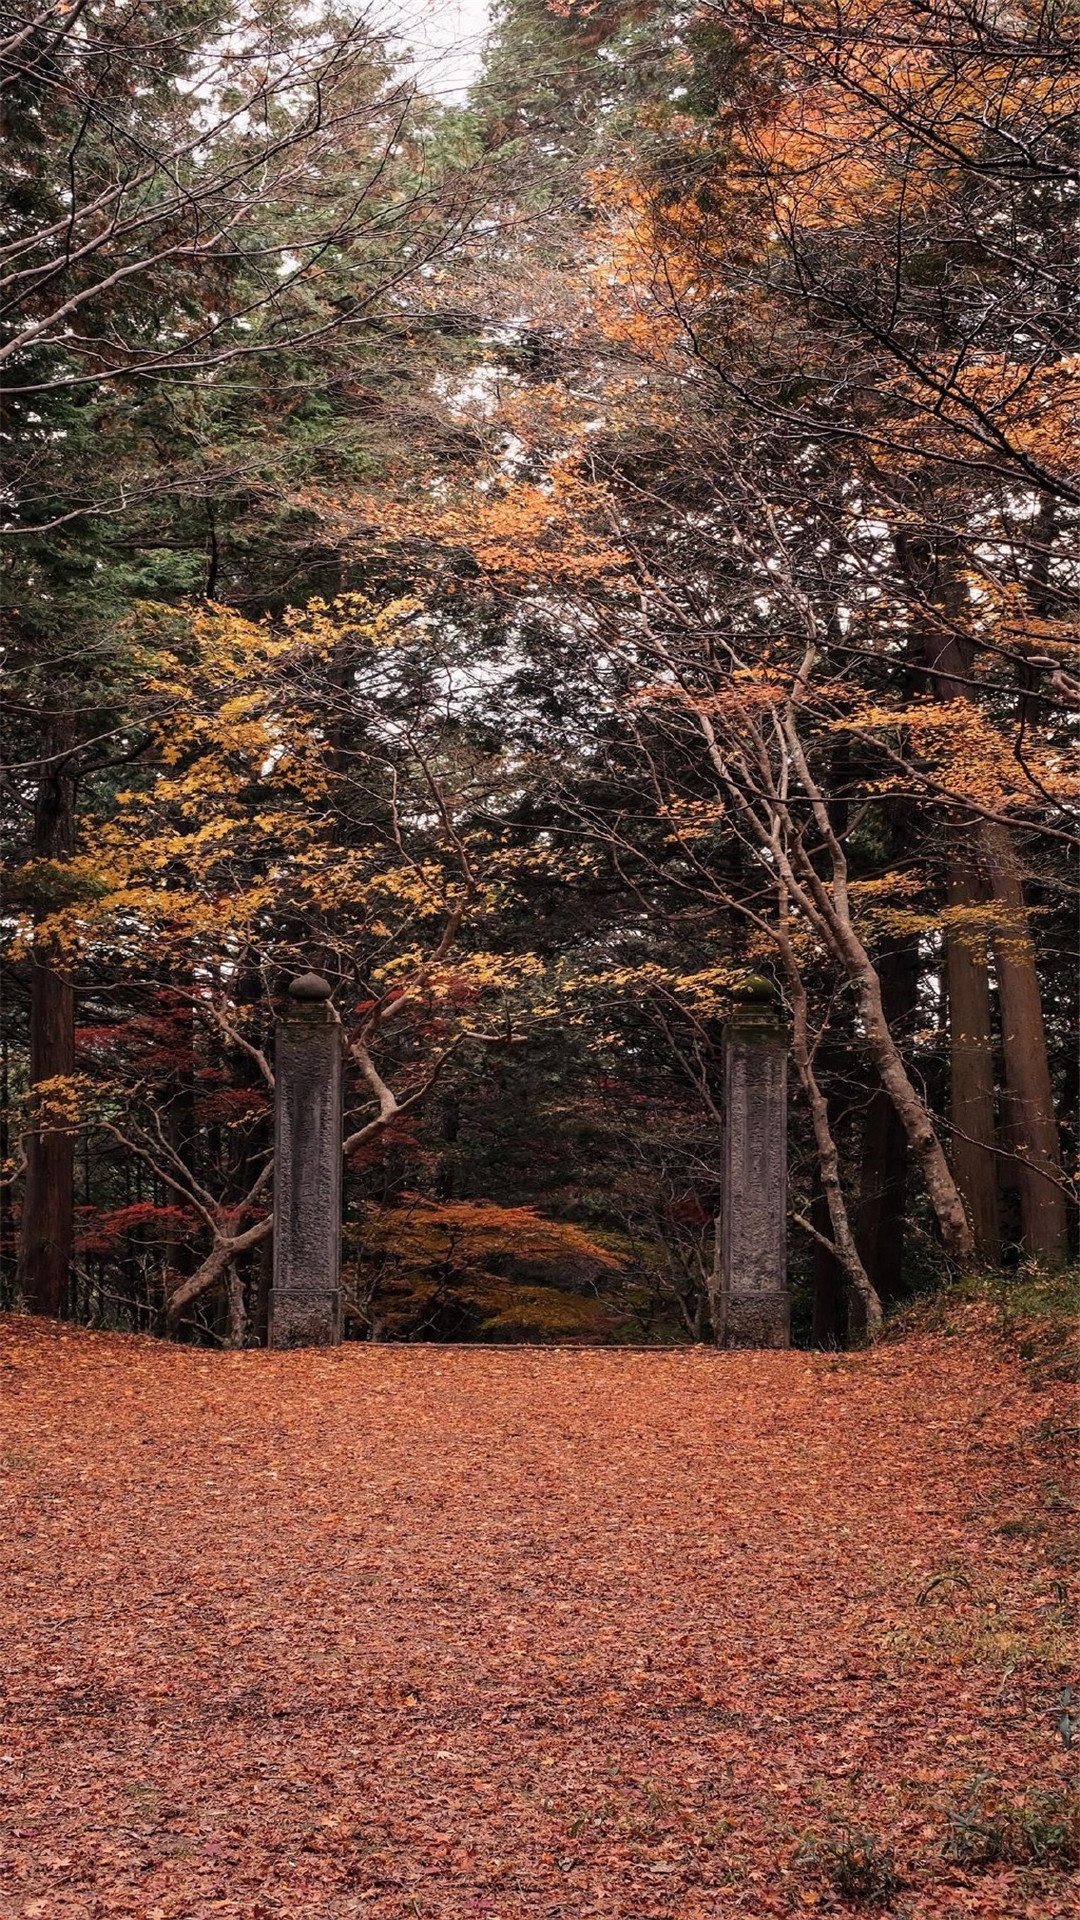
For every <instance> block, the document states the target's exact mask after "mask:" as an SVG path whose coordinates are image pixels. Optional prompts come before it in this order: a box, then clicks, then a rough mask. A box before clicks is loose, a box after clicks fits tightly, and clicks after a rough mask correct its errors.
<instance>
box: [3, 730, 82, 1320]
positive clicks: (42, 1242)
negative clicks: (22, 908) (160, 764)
mask: <svg viewBox="0 0 1080 1920" xmlns="http://www.w3.org/2000/svg"><path fill="white" fill-rule="evenodd" d="M74 734H75V725H74V717H73V716H72V715H70V714H62V715H58V716H57V717H56V718H55V719H54V720H53V721H52V722H51V723H50V725H49V727H48V728H47V729H46V732H45V738H44V742H43V752H42V762H43V765H42V776H41V781H40V784H39V787H38V795H37V806H36V810H35V818H34V843H33V851H34V858H35V859H36V860H39V861H56V862H61V861H64V860H67V859H69V858H70V856H71V854H72V852H73V851H74V845H75V825H74V823H75V779H74V776H73V774H72V773H71V771H70V766H71V762H70V760H69V759H66V758H64V757H63V756H64V755H65V754H66V753H68V752H69V751H70V749H71V748H72V746H73V742H74ZM47 912H48V908H47V906H45V907H42V908H41V909H40V910H39V912H38V919H39V920H41V919H44V918H45V917H46V915H47ZM29 1052H30V1122H29V1130H28V1133H27V1139H26V1182H25V1186H24V1189H23V1208H22V1225H21V1230H20V1235H19V1256H18V1261H17V1264H16V1268H15V1285H16V1289H17V1291H18V1292H19V1293H20V1294H21V1295H22V1297H23V1299H24V1300H25V1302H26V1304H27V1306H28V1307H29V1308H30V1309H31V1311H32V1312H34V1313H48V1314H54V1315H55V1314H59V1313H62V1312H63V1309H64V1305H65V1303H66V1299H67V1288H68V1279H69V1275H70V1272H71V1253H72V1243H73V1238H74V1223H75V1130H74V1128H73V1126H72V1125H71V1124H70V1123H68V1124H66V1125H65V1124H64V1123H63V1120H62V1119H59V1120H58V1118H57V1117H56V1115H55V1113H52V1114H50V1105H51V1104H52V1103H51V1101H50V1097H49V1095H48V1094H46V1095H44V1096H42V1097H41V1098H40V1100H39V1097H38V1096H37V1094H36V1092H35V1090H36V1089H37V1088H39V1087H40V1086H41V1084H42V1082H43V1081H51V1080H55V1079H57V1078H58V1077H60V1076H64V1077H66V1076H69V1075H71V1074H73V1073H74V1071H75V992H74V988H73V986H72V983H71V980H70V978H69V977H68V975H67V974H66V973H65V972H64V971H63V960H62V956H61V955H60V954H58V952H57V950H56V948H55V946H54V944H53V943H52V942H51V941H49V940H48V939H47V938H41V939H38V940H35V942H34V946H33V950H32V953H31V964H30V1047H29Z"/></svg>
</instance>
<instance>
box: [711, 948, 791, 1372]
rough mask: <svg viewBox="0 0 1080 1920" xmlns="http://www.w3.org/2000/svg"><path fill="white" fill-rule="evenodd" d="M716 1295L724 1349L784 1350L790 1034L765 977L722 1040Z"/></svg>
mask: <svg viewBox="0 0 1080 1920" xmlns="http://www.w3.org/2000/svg"><path fill="white" fill-rule="evenodd" d="M717 1251H718V1262H717V1265H718V1276H717V1277H718V1282H719V1284H718V1288H717V1294H716V1297H715V1299H714V1316H715V1321H716V1335H717V1340H718V1342H719V1344H720V1345H721V1346H727V1347H786V1346H787V1345H788V1344H789V1342H790V1338H791V1306H790V1298H789V1294H788V1285H787V1036H786V1034H785V1032H784V1029H783V1025H782V1023H781V1021H780V1020H779V1018H778V1017H777V1014H776V1012H775V1008H774V1001H773V996H772V990H771V989H770V988H769V987H768V984H767V983H766V982H760V983H751V985H750V988H749V990H748V991H747V993H746V994H745V996H744V997H743V998H742V999H741V1000H740V1001H739V1003H738V1004H737V1005H736V1008H735V1012H734V1014H733V1016H732V1018H731V1020H730V1022H729V1024H728V1030H727V1033H726V1035H725V1040H724V1139H723V1159H722V1190H721V1207H720V1222H719V1245H718V1250H717Z"/></svg>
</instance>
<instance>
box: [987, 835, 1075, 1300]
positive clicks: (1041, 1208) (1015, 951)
mask: <svg viewBox="0 0 1080 1920" xmlns="http://www.w3.org/2000/svg"><path fill="white" fill-rule="evenodd" d="M980 838H981V843H982V847H983V851H984V854H985V857H986V864H987V872H988V875H989V878H990V882H991V886H992V888H993V894H994V901H995V904H996V905H997V906H998V907H1000V908H1003V909H1004V916H1003V918H1004V920H1005V924H1004V925H1003V926H1001V927H1000V929H999V930H998V931H996V932H995V933H994V935H993V947H994V964H995V967H996V970H997V978H998V994H999V997H1000V1000H1001V1034H1002V1051H1003V1053H1004V1056H1005V1080H1006V1085H1007V1087H1008V1090H1009V1108H1010V1117H1011V1120H1012V1125H1013V1126H1014V1128H1015V1130H1016V1143H1015V1144H1016V1152H1017V1184H1018V1186H1019V1190H1020V1221H1021V1230H1022V1233H1023V1240H1024V1248H1025V1251H1026V1252H1027V1253H1028V1254H1029V1255H1031V1256H1032V1257H1033V1258H1035V1259H1037V1260H1043V1261H1045V1262H1046V1263H1047V1264H1048V1265H1050V1266H1062V1265H1063V1264H1064V1262H1065V1260H1066V1259H1067V1257H1068V1230H1067V1216H1066V1210H1065V1194H1064V1192H1063V1191H1062V1188H1061V1185H1060V1181H1061V1149H1060V1143H1059V1140H1058V1130H1057V1121H1056V1118H1055V1115H1054V1095H1053V1089H1052V1087H1051V1083H1050V1062H1049V1056H1048V1053H1047V1047H1046V1028H1045V1025H1044V1023H1043V1013H1042V997H1041V994H1040V991H1039V976H1038V972H1037V970H1036V966H1035V946H1034V942H1033V941H1032V938H1031V930H1030V927H1029V925H1028V917H1027V909H1026V907H1025V904H1024V890H1023V886H1022V883H1021V880H1020V873H1019V869H1018V865H1017V859H1016V852H1015V849H1014V847H1013V844H1012V839H1011V836H1010V834H1009V831H1008V828H1007V827H1004V826H1001V825H999V824H998V823H997V822H994V821H987V822H986V823H985V824H984V826H983V828H982V832H981V835H980Z"/></svg>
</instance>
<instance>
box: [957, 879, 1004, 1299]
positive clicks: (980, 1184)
mask: <svg viewBox="0 0 1080 1920" xmlns="http://www.w3.org/2000/svg"><path fill="white" fill-rule="evenodd" d="M948 885H949V905H950V907H968V906H974V905H976V904H977V902H978V900H979V897H980V891H979V888H978V885H977V882H976V880H975V878H974V876H973V874H972V870H971V866H970V864H969V863H967V862H962V861H960V860H955V859H954V860H951V861H950V863H949V874H948ZM945 970H946V979H947V983H948V994H949V1089H950V1109H951V1115H952V1124H953V1128H954V1132H953V1138H952V1163H953V1171H954V1173H955V1174H956V1183H957V1185H958V1187H959V1188H960V1191H961V1193H962V1194H963V1196H964V1204H965V1206H966V1207H967V1210H968V1214H969V1215H970V1218H971V1226H972V1231H973V1233H974V1235H975V1250H976V1252H977V1253H978V1254H979V1256H980V1258H981V1259H984V1260H988V1261H990V1262H991V1263H995V1264H996V1262H997V1260H998V1259H999V1257H1000V1252H1001V1247H1000V1231H999V1224H998V1174H997V1160H996V1156H995V1153H994V1146H995V1132H994V1035H993V1027H992V1024H991V1018H990V980H989V975H988V972H987V961H986V936H985V934H983V933H977V932H975V931H974V930H972V929H968V928H965V927H963V926H962V925H959V924H958V925H956V926H952V927H950V928H949V930H948V933H947V935H946V942H945Z"/></svg>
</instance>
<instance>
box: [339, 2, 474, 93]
mask: <svg viewBox="0 0 1080 1920" xmlns="http://www.w3.org/2000/svg"><path fill="white" fill-rule="evenodd" d="M489 12H490V7H489V0H373V4H372V6H371V9H370V12H369V15H368V18H369V19H370V20H371V22H372V24H373V25H377V26H380V27H385V28H386V29H387V30H388V31H389V32H390V33H392V34H393V36H394V38H395V39H396V40H398V41H400V43H401V44H402V46H404V47H408V48H409V50H410V58H409V60H408V62H407V64H408V66H410V67H411V68H412V70H413V71H414V73H415V75H416V78H417V80H418V82H419V84H420V86H421V87H422V88H423V90H424V92H425V93H430V94H434V95H435V97H436V98H437V99H439V100H444V101H446V102H448V103H460V102H462V101H464V99H465V96H466V94H467V93H468V90H469V88H470V87H471V86H472V84H473V81H474V80H475V79H476V78H477V76H478V74H479V72H480V66H481V63H482V61H483V57H484V43H485V41H486V39H487V35H488V27H489Z"/></svg>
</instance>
